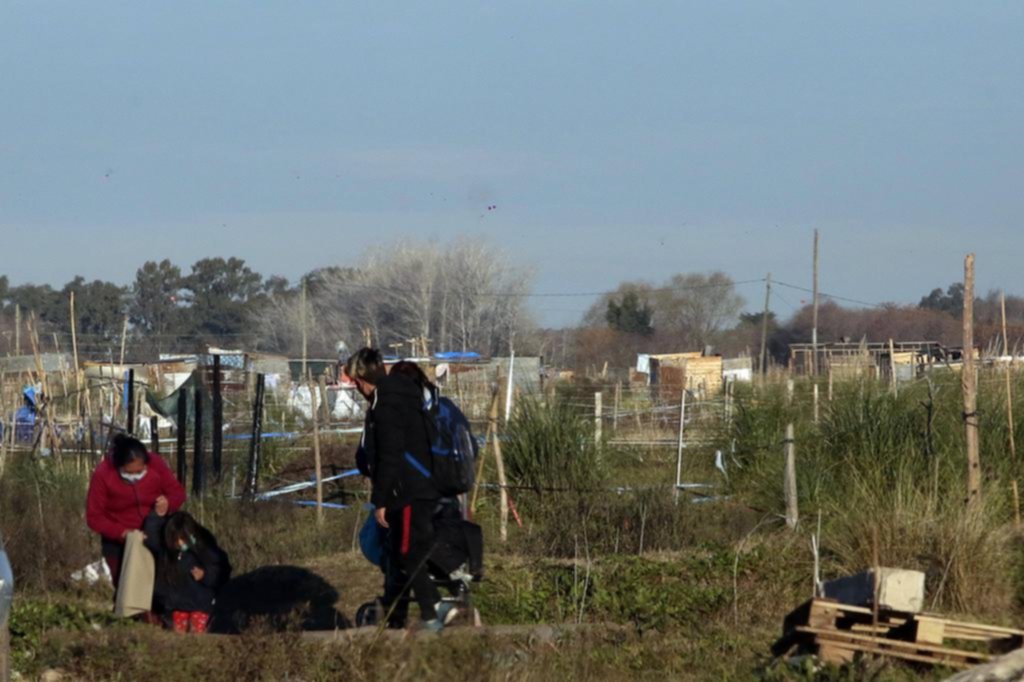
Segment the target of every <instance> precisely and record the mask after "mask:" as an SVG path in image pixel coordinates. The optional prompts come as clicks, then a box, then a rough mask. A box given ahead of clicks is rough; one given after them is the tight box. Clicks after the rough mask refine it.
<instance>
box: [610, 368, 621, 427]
mask: <svg viewBox="0 0 1024 682" xmlns="http://www.w3.org/2000/svg"><path fill="white" fill-rule="evenodd" d="M621 400H622V382H621V381H617V382H615V406H614V407H613V408H612V434H616V433H618V431H619V402H620V401H621Z"/></svg>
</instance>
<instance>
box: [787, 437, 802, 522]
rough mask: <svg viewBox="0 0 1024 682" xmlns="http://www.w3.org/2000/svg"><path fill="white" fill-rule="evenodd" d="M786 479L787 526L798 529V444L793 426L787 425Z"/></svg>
mask: <svg viewBox="0 0 1024 682" xmlns="http://www.w3.org/2000/svg"><path fill="white" fill-rule="evenodd" d="M784 446H785V452H786V478H785V483H784V492H785V495H786V525H787V526H789V527H790V528H791V529H796V527H797V524H799V523H800V511H799V509H798V507H797V490H796V444H795V443H794V434H793V425H792V424H787V425H786V440H785V442H784Z"/></svg>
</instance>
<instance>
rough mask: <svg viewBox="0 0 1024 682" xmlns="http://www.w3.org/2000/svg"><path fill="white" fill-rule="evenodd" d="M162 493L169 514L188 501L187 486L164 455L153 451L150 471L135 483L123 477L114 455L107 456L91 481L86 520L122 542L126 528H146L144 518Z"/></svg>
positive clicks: (96, 528) (99, 530)
mask: <svg viewBox="0 0 1024 682" xmlns="http://www.w3.org/2000/svg"><path fill="white" fill-rule="evenodd" d="M161 495H164V496H165V497H166V498H167V502H168V503H169V506H170V509H169V510H168V512H167V513H168V514H170V513H172V512H176V511H178V510H179V509H181V505H183V504H184V503H185V489H184V488H183V487H182V486H181V484H180V483H178V479H177V478H175V476H174V474H173V473H172V472H171V470H170V468H169V467H168V466H167V463H166V462H164V460H163V459H162V458H161V457H160V455H158V454H156V453H153V452H151V453H149V464H148V466H147V467H146V475H145V476H144V477H143V478H142V480H141V481H139V482H138V483H134V484H132V483H129V482H127V481H125V480H124V479H123V478H121V473H120V472H119V471H118V470H117V467H115V466H114V463H113V462H112V461H111V459H110V457H109V456H108V457H104V458H103V461H102V462H100V464H99V466H97V467H96V471H94V472H93V474H92V480H91V481H89V495H88V497H87V498H86V502H85V522H86V523H87V524H89V528H91V529H92V530H93V531H95V532H97V533H99V534H100V535H102V536H103V537H104V538H106V539H108V540H114V541H116V542H121V541H122V540H123V539H124V538H123V537H122V536H123V534H124V532H125V531H126V530H141V529H142V522H143V521H144V520H145V519H146V516H147V515H148V514H149V512H150V510H151V509H153V505H154V504H156V498H158V497H160V496H161Z"/></svg>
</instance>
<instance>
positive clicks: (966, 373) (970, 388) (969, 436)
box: [961, 253, 981, 506]
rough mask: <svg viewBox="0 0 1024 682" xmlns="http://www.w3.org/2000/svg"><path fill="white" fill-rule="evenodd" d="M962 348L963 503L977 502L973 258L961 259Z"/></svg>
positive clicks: (977, 453) (977, 461)
mask: <svg viewBox="0 0 1024 682" xmlns="http://www.w3.org/2000/svg"><path fill="white" fill-rule="evenodd" d="M963 322H964V348H963V358H964V360H963V371H962V372H961V375H962V376H961V384H962V388H963V394H964V429H965V431H966V434H965V435H966V440H967V503H968V504H969V505H971V506H974V505H977V504H978V503H979V502H980V501H981V457H980V454H979V452H980V444H979V438H978V377H977V375H976V374H975V373H974V254H973V253H969V254H967V257H966V258H965V259H964V320H963Z"/></svg>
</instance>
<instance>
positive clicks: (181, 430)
mask: <svg viewBox="0 0 1024 682" xmlns="http://www.w3.org/2000/svg"><path fill="white" fill-rule="evenodd" d="M177 427H178V433H177V436H178V449H177V452H176V453H175V455H176V457H177V460H178V461H177V464H178V483H180V484H182V485H185V483H186V477H187V476H188V471H187V469H188V462H187V461H186V460H185V439H186V438H187V437H188V393H186V392H185V388H184V387H182V388H179V389H178V422H177Z"/></svg>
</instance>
